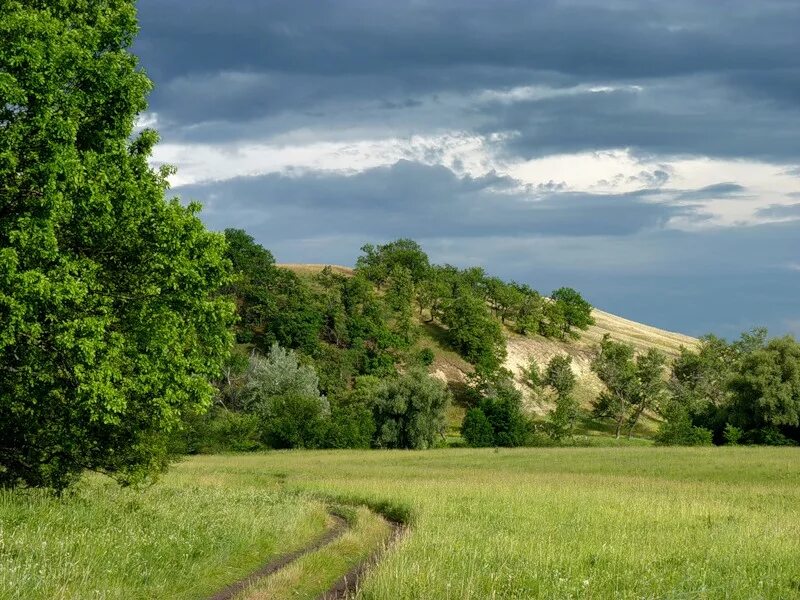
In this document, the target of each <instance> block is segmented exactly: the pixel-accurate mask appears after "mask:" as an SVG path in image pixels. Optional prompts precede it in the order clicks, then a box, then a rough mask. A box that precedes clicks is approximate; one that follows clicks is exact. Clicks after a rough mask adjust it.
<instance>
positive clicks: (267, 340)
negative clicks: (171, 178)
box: [225, 229, 322, 354]
mask: <svg viewBox="0 0 800 600" xmlns="http://www.w3.org/2000/svg"><path fill="white" fill-rule="evenodd" d="M225 239H226V241H227V242H228V249H227V251H226V257H227V258H228V259H229V260H230V261H231V264H232V265H233V272H234V275H235V276H234V280H233V281H232V283H231V284H230V285H229V286H228V288H227V290H226V291H227V292H228V293H229V294H230V295H231V296H232V297H233V299H234V301H235V302H236V306H237V313H238V315H239V321H238V323H237V325H236V336H237V339H238V340H239V341H240V342H243V343H253V344H255V345H256V346H257V347H258V348H259V349H261V350H262V351H267V350H268V349H269V348H270V346H272V344H274V343H277V344H279V345H281V346H283V347H285V348H293V349H301V350H303V351H304V352H306V353H308V354H313V353H314V352H315V351H317V349H318V345H319V337H320V330H321V328H322V315H321V314H320V311H319V310H318V309H317V308H316V307H315V306H314V302H313V299H312V294H311V290H310V289H309V288H308V286H307V285H306V284H305V283H304V282H303V281H301V280H300V279H299V278H298V277H297V275H295V274H294V273H292V272H291V271H287V270H286V269H279V268H278V267H276V266H275V259H274V258H273V256H272V254H271V253H270V252H269V251H268V250H266V249H264V248H263V247H262V246H260V245H259V244H257V243H256V242H255V240H254V239H253V238H252V237H251V236H250V235H248V234H247V233H245V232H244V231H242V230H240V229H226V230H225Z"/></svg>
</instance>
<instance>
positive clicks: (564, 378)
mask: <svg viewBox="0 0 800 600" xmlns="http://www.w3.org/2000/svg"><path fill="white" fill-rule="evenodd" d="M576 383H577V380H576V379H575V373H573V372H572V357H571V356H569V355H567V354H559V355H556V356H554V357H553V358H551V359H550V362H548V363H547V370H546V371H545V375H544V384H545V385H548V386H550V387H551V388H553V390H554V391H555V393H556V394H558V395H559V396H569V395H570V394H572V392H573V390H574V389H575V384H576Z"/></svg>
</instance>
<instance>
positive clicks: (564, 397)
mask: <svg viewBox="0 0 800 600" xmlns="http://www.w3.org/2000/svg"><path fill="white" fill-rule="evenodd" d="M544 384H545V385H547V386H548V387H550V388H552V389H553V391H554V392H555V393H556V406H555V408H554V409H553V410H551V411H550V414H549V415H548V433H549V434H550V436H551V437H552V438H553V439H556V440H561V439H563V438H564V437H567V436H571V435H572V430H573V429H574V427H575V420H576V419H577V417H578V402H577V400H576V399H575V396H574V395H573V391H574V389H575V384H576V379H575V374H574V373H573V372H572V357H571V356H568V355H556V356H554V357H553V358H551V359H550V362H548V363H547V370H546V372H545V376H544Z"/></svg>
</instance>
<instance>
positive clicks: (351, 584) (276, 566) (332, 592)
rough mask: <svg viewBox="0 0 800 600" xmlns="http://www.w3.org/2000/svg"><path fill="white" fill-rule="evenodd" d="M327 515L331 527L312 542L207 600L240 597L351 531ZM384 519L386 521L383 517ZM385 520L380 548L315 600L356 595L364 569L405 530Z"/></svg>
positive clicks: (342, 599) (348, 526)
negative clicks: (385, 530)
mask: <svg viewBox="0 0 800 600" xmlns="http://www.w3.org/2000/svg"><path fill="white" fill-rule="evenodd" d="M330 516H331V518H332V519H333V520H334V525H333V526H332V527H331V528H330V529H328V530H327V531H326V532H325V533H324V534H322V535H321V536H320V537H319V538H317V539H316V540H315V541H314V542H312V543H311V544H309V545H308V546H306V547H304V548H300V549H298V550H295V551H294V552H289V553H288V554H284V555H283V556H279V557H277V558H275V559H273V560H271V561H270V562H268V563H267V564H265V565H264V566H263V567H261V568H260V569H258V570H257V571H256V572H254V573H251V574H250V575H248V576H247V577H245V578H243V579H240V580H239V581H237V582H235V583H232V584H231V585H229V586H227V587H226V588H225V589H223V590H220V591H219V592H217V593H216V594H214V595H213V596H211V597H210V598H209V600H231V599H232V598H234V597H235V596H236V595H237V594H240V593H241V592H243V591H244V590H246V589H247V588H248V587H250V586H251V585H252V584H253V583H255V582H256V581H258V580H259V579H262V578H263V577H267V576H269V575H272V574H273V573H276V572H278V571H280V570H281V569H283V568H284V567H287V566H288V565H290V564H292V563H293V562H295V561H296V560H297V559H299V558H301V557H303V556H305V555H307V554H311V553H313V552H316V551H317V550H320V549H322V548H323V547H325V546H327V545H328V544H330V543H332V542H334V541H336V540H337V539H339V538H340V537H342V535H344V533H345V532H346V531H347V530H348V529H350V525H349V523H348V522H347V521H346V520H345V519H343V518H342V517H340V516H338V515H335V514H333V513H331V514H330ZM383 518H384V519H386V517H383ZM386 521H387V522H388V523H389V525H390V526H391V528H392V533H391V534H390V535H389V538H388V539H387V540H386V541H385V542H384V543H383V545H382V546H381V547H379V548H376V549H375V550H374V551H373V552H372V554H371V555H370V556H369V557H368V558H366V559H365V560H363V561H361V562H360V563H359V564H357V565H356V566H354V567H353V568H352V569H351V570H350V571H349V572H347V573H345V574H344V575H342V576H341V577H340V578H339V579H337V580H336V581H335V582H334V583H333V585H332V586H331V587H330V588H328V590H327V591H325V592H323V594H322V595H320V596H319V598H318V600H345V599H346V598H349V597H351V595H352V594H354V593H355V592H356V590H357V589H358V584H359V581H360V579H361V578H362V577H363V576H364V574H365V573H366V572H367V570H368V569H370V568H371V567H373V566H374V565H375V564H377V562H378V560H380V557H381V555H382V554H383V553H384V551H385V550H386V549H387V548H388V547H389V546H391V545H392V544H394V542H396V541H397V540H398V539H399V538H400V536H401V535H402V534H403V532H404V531H405V525H403V524H402V523H399V522H397V521H393V520H391V519H386Z"/></svg>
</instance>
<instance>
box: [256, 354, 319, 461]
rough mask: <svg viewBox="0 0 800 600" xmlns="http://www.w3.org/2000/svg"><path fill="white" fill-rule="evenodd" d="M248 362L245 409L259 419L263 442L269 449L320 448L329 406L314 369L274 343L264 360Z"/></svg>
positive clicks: (260, 358)
mask: <svg viewBox="0 0 800 600" xmlns="http://www.w3.org/2000/svg"><path fill="white" fill-rule="evenodd" d="M251 363H252V365H251V369H250V375H249V379H248V381H247V383H246V385H245V389H246V394H245V395H246V401H245V408H246V410H247V411H248V412H251V413H253V414H255V415H257V416H258V418H259V420H260V422H261V426H260V430H261V439H262V441H263V442H264V443H265V444H266V445H267V446H269V447H271V448H314V447H317V446H319V445H321V444H322V443H323V440H324V436H325V432H324V428H325V419H327V417H328V416H329V415H330V406H329V404H328V401H327V399H326V398H325V397H324V396H321V395H320V393H319V387H318V386H319V380H318V379H317V374H316V372H315V371H314V368H313V367H311V366H309V365H304V364H301V363H300V361H299V359H298V357H297V354H296V353H295V352H293V351H291V350H284V349H283V348H281V347H280V346H278V345H277V344H274V345H273V346H272V350H271V351H270V354H269V356H268V357H267V358H266V359H265V358H262V357H260V356H257V355H253V356H252V357H251Z"/></svg>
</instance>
